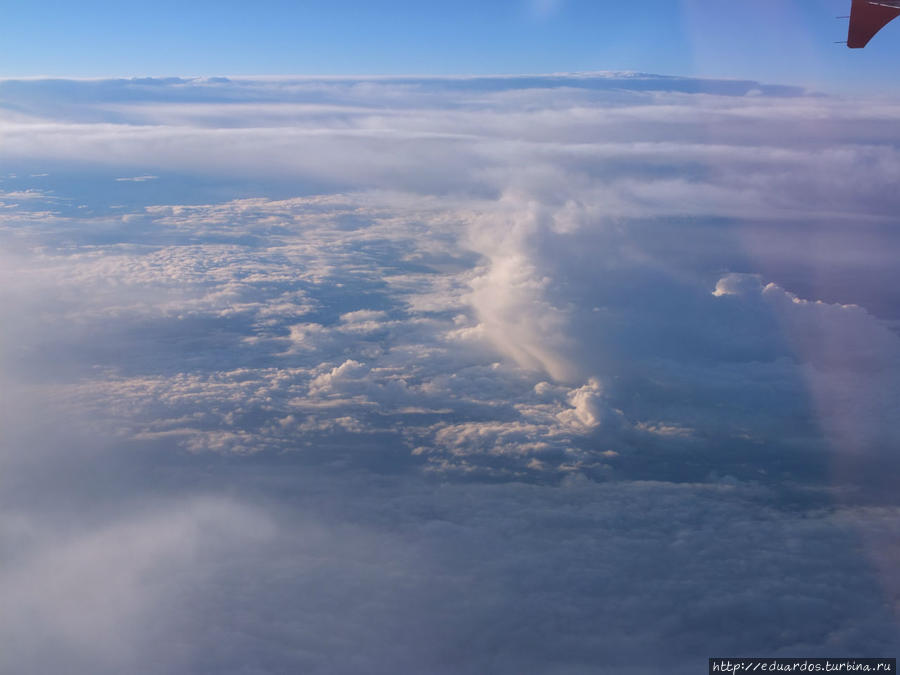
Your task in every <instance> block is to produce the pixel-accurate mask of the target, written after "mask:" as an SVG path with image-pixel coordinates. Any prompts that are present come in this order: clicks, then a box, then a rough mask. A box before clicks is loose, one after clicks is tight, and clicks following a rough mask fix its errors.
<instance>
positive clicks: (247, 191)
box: [0, 0, 900, 675]
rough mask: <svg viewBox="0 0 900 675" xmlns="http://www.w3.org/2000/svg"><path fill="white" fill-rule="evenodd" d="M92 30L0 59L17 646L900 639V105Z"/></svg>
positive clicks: (581, 647)
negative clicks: (122, 36) (349, 64)
mask: <svg viewBox="0 0 900 675" xmlns="http://www.w3.org/2000/svg"><path fill="white" fill-rule="evenodd" d="M101 4H102V3H94V5H95V6H94V7H93V10H94V11H98V12H99V11H100V9H99V6H100V5H101ZM276 4H277V3H276ZM347 4H354V3H347ZM464 4H465V3H464ZM598 4H602V5H606V4H607V3H598ZM610 4H612V3H610ZM651 4H652V3H651ZM698 4H699V5H702V3H684V5H685V6H692V7H694V9H693V10H692V11H695V12H696V11H697V6H698ZM762 4H763V5H765V3H762ZM811 4H817V3H811ZM821 4H822V6H823V7H822V8H820V9H821V11H823V12H826V13H827V12H831V9H832V8H831V5H835V6H837V10H838V13H841V12H843V13H848V7H849V0H848V2H847V3H840V2H836V3H821ZM845 4H846V5H847V7H845V6H844V5H845ZM229 6H230V5H229ZM817 6H818V4H817ZM578 7H579V5H578V3H568V4H567V3H563V2H540V3H533V4H531V5H528V7H527V8H525V9H522V11H523V12H525V15H524V16H526V17H530V18H528V19H527V20H528V21H540V22H545V23H546V22H552V21H554V20H563V18H565V17H566V12H567V11H569V12H574V11H575V10H576V9H578ZM12 11H13V14H15V12H16V11H19V10H16V9H15V8H14V9H13V10H12ZM21 11H24V10H21ZM473 11H474V10H473ZM744 11H746V8H745V10H744ZM529 12H530V13H529ZM827 19H828V21H833V15H832V14H827ZM524 20H525V19H523V21H524ZM565 20H567V21H573V22H576V21H577V13H576V15H575V16H569V17H568V18H567V19H565ZM817 20H820V19H817ZM23 25H24V24H23ZM893 28H894V30H893V32H892V33H889V32H888V30H887V29H886V30H885V33H884V34H883V35H880V36H879V37H878V38H876V39H877V40H880V41H882V42H884V43H887V44H886V45H882V47H883V48H885V49H887V48H890V49H893V50H896V49H897V45H900V40H898V39H897V37H896V36H897V35H898V33H897V31H898V30H900V28H897V27H893ZM136 30H137V29H136ZM842 30H843V31H846V23H844V24H840V25H838V26H837V27H836V28H835V32H836V33H837V37H834V38H833V39H835V40H836V39H838V38H839V37H840V34H841V31H842ZM48 35H49V33H48ZM819 37H820V36H819V35H818V34H817V35H816V40H818V39H819ZM828 37H829V39H831V38H830V36H828ZM807 39H811V38H807ZM827 46H828V48H829V49H831V48H834V49H835V50H837V51H836V52H835V53H832V54H831V55H830V56H828V58H829V59H833V58H836V56H835V54H838V55H841V56H842V57H844V58H847V59H850V58H851V57H853V56H854V54H852V53H850V51H849V50H846V49H845V48H843V47H839V46H835V45H832V44H830V43H829V44H828V45H827ZM873 47H874V48H875V49H878V48H879V47H878V46H877V45H876V44H875V42H873ZM246 48H247V47H246V46H245V47H242V48H241V49H246ZM585 48H586V47H585ZM85 49H86V47H83V49H82V51H84V50H85ZM697 49H698V50H699V51H702V49H703V46H702V45H701V46H699V47H698V48H697ZM385 50H386V53H390V48H389V47H385ZM464 51H465V50H464ZM699 51H698V52H697V53H699ZM82 56H83V54H82ZM82 56H79V53H78V52H76V53H75V54H74V56H73V60H72V63H73V64H74V65H73V70H71V71H70V72H69V74H70V75H71V76H72V77H63V76H62V75H63V71H65V68H66V62H65V60H62V57H60V59H61V60H59V61H58V68H56V70H55V71H54V72H51V71H49V70H43V72H45V73H49V74H52V75H58V76H56V77H53V78H46V77H33V75H36V74H37V73H36V72H32V70H31V69H30V68H29V66H28V63H27V60H26V61H24V62H20V63H21V70H22V75H28V76H29V77H21V78H18V79H17V78H16V77H14V76H13V75H14V73H12V72H10V73H9V74H8V75H7V77H6V79H2V80H0V288H2V291H0V598H2V602H0V670H2V671H3V672H10V673H55V672H66V673H78V674H81V673H84V674H89V673H90V674H106V673H109V674H112V673H138V674H150V673H210V674H212V673H217V674H218V673H223V674H230V673H234V674H238V673H241V674H248V673H323V674H324V673H339V674H344V673H346V674H350V673H384V674H388V673H435V674H448V675H449V674H451V673H470V674H473V675H474V674H480V673H509V674H512V673H554V674H555V673H559V674H567V675H568V674H575V673H625V674H635V675H637V674H645V673H646V674H650V673H663V672H672V673H684V674H688V673H697V672H704V670H705V668H706V667H707V658H708V657H711V656H721V655H733V656H748V655H749V656H770V657H776V656H791V657H793V656H797V655H800V656H804V657H814V656H847V657H871V656H882V657H894V656H896V655H897V651H898V649H897V648H898V645H900V632H898V628H900V626H898V611H900V573H898V568H897V560H898V556H900V519H898V516H900V501H898V498H897V494H896V482H897V477H898V469H900V457H898V455H897V450H898V444H900V425H898V423H897V419H896V418H897V412H896V411H897V410H898V409H900V334H898V329H900V268H898V266H897V255H898V251H900V230H898V228H897V213H898V212H900V192H898V191H897V189H896V185H897V183H898V180H900V149H898V148H900V96H897V95H896V94H897V92H896V91H895V90H890V89H887V88H886V87H882V88H879V87H869V91H867V92H866V93H864V94H859V93H857V94H853V95H851V94H849V93H848V90H849V88H852V87H850V85H849V80H850V79H852V78H851V77H849V76H848V77H844V79H842V80H841V81H840V82H837V81H836V83H835V86H834V87H833V88H830V89H829V88H826V87H823V86H812V85H813V84H814V83H819V84H821V82H820V79H821V78H820V75H821V72H822V70H821V69H822V67H823V66H822V64H821V63H820V64H819V65H818V66H817V67H816V69H815V71H816V72H815V73H813V71H809V72H807V75H809V77H806V76H803V77H800V76H797V77H793V76H792V75H793V74H795V73H794V71H791V70H790V69H788V71H786V74H785V76H784V77H781V78H778V77H776V76H775V75H774V74H773V72H772V71H771V69H768V68H762V69H761V71H760V77H759V78H756V79H754V78H749V79H739V78H742V77H746V72H747V71H749V70H752V65H746V66H745V67H741V68H737V67H735V68H734V69H733V71H734V72H733V76H731V77H724V76H723V77H706V76H704V77H701V76H698V75H697V74H695V73H693V72H688V69H686V70H685V73H686V74H684V75H676V74H671V68H669V67H666V65H665V62H664V60H661V61H660V62H659V68H658V72H668V73H670V74H666V75H654V74H646V73H644V72H640V71H637V70H632V69H629V70H609V69H606V68H603V67H602V66H603V62H602V61H603V60H602V59H601V60H600V62H597V61H593V60H590V61H588V62H585V61H583V60H579V58H581V57H578V58H576V57H573V56H571V55H569V56H567V57H566V58H568V59H570V60H569V62H567V63H566V64H562V65H563V66H568V67H567V68H565V70H567V71H568V72H560V73H556V74H545V75H541V74H528V75H485V74H470V75H440V74H438V75H428V76H426V75H409V74H401V73H402V72H403V71H401V70H400V69H394V70H393V71H387V72H388V73H390V72H395V74H393V75H391V74H386V75H384V76H374V75H356V76H351V75H335V74H333V73H328V72H326V75H327V76H325V75H322V76H314V75H287V74H275V75H266V76H262V75H260V76H256V75H250V74H244V75H240V74H236V75H229V76H224V75H219V74H216V75H212V74H210V75H205V76H198V75H193V74H178V73H177V71H175V69H174V68H171V69H169V68H167V69H166V70H168V71H170V72H173V73H174V74H172V75H171V76H170V75H166V76H162V75H160V76H154V77H150V76H145V75H146V72H145V71H144V70H143V69H141V68H139V67H136V66H134V64H130V63H129V62H128V61H125V62H123V64H124V65H123V66H122V67H124V68H125V69H128V68H131V69H132V70H133V71H134V72H133V73H132V75H134V77H132V76H131V75H129V76H127V77H109V78H97V77H95V76H94V75H95V74H94V73H90V72H87V67H86V66H85V67H82V66H83V64H84V63H86V62H85V61H84V60H83V58H82ZM876 56H877V55H876ZM398 58H400V57H399V56H398ZM410 58H411V57H410ZM746 58H747V61H746V63H747V64H752V63H753V60H752V58H751V56H747V57H746ZM766 58H767V59H768V58H769V57H768V56H767V57H766ZM861 58H862V57H861ZM864 58H875V57H873V56H872V55H871V54H868V55H866V56H865V57H864ZM79 59H81V60H79ZM624 60H626V61H627V60H628V59H627V58H626V59H624ZM356 62H357V63H359V64H360V67H359V68H358V69H357V72H366V71H367V68H366V67H365V66H366V62H365V60H363V59H358V60H357V61H356ZM409 62H410V63H411V64H413V65H414V64H415V59H413V58H411V60H410V61H409ZM453 63H454V62H453V61H452V60H451V61H450V62H449V64H450V65H452V64H453ZM894 63H896V61H894ZM581 64H583V66H582V67H579V66H581ZM113 65H115V64H113ZM18 67H20V66H19V64H9V63H7V64H5V65H4V68H5V69H6V70H7V71H15V69H16V68H18ZM122 67H116V68H115V69H114V70H117V71H121V69H122ZM843 67H844V68H850V67H849V66H843ZM38 70H42V69H40V68H39V69H38ZM185 70H186V71H188V70H191V69H188V68H186V69H185ZM289 70H290V67H288V66H286V67H285V68H282V69H275V68H272V69H270V72H276V73H277V72H288V71H289ZM295 70H296V71H297V72H302V69H299V68H296V69H295ZM419 70H421V69H420V68H416V67H410V68H409V69H407V71H406V72H417V71H419ZM432 70H434V71H435V72H441V69H439V68H433V69H432ZM445 70H452V68H450V67H449V66H448V68H447V69H445ZM469 70H470V72H478V71H477V70H476V69H474V68H473V69H469ZM533 70H534V71H535V72H551V71H553V70H554V67H553V66H551V67H548V68H545V69H540V68H534V69H533ZM576 71H578V72H576ZM215 72H216V73H221V72H228V71H226V70H218V69H217V70H216V71H215ZM457 72H465V69H462V68H461V69H459V70H458V71H457ZM522 72H526V71H525V70H524V69H523V70H522ZM846 72H850V71H849V70H848V71H846ZM846 72H845V75H846ZM118 74H123V73H118ZM86 75H89V76H90V77H85V76H86ZM870 75H871V73H870ZM842 77H843V76H842ZM860 79H861V80H865V77H863V76H861V78H860ZM867 86H868V85H867Z"/></svg>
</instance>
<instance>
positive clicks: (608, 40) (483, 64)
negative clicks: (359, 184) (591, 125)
mask: <svg viewBox="0 0 900 675" xmlns="http://www.w3.org/2000/svg"><path fill="white" fill-rule="evenodd" d="M849 5H850V1H849V0H812V1H811V0H763V1H761V2H746V1H741V2H722V1H721V0H647V1H645V2H640V3H629V2H609V1H593V0H497V1H494V2H488V3H484V2H475V1H473V0H461V1H459V2H452V3H450V2H411V1H409V0H397V1H395V2H372V1H371V0H367V1H360V0H338V1H331V2H322V1H320V0H315V1H311V2H284V1H280V0H264V1H262V2H253V3H249V2H234V1H225V2H209V1H208V0H198V1H197V2H191V3H176V2H172V1H169V0H165V1H162V2H155V3H125V4H122V3H114V2H100V1H96V0H94V1H90V2H82V3H70V2H49V1H45V2H19V1H16V2H7V3H4V7H3V17H2V19H3V20H2V25H0V76H4V77H20V76H37V75H54V76H70V77H99V76H126V75H128V76H130V75H216V74H230V75H237V74H466V73H479V74H485V73H525V72H528V73H544V72H563V71H566V72H572V71H593V70H638V71H644V72H655V73H665V74H678V75H697V76H715V77H741V78H753V79H758V80H763V81H769V82H787V83H792V84H802V85H808V86H813V87H817V88H824V89H827V90H843V89H859V88H862V89H867V90H872V91H879V90H880V89H882V88H885V87H889V86H891V82H892V80H893V73H894V65H895V64H896V62H897V57H898V55H900V24H898V25H897V26H890V27H888V28H887V29H886V30H885V31H884V32H883V33H882V34H881V35H880V36H879V37H878V38H877V39H876V40H874V41H873V43H872V44H871V45H870V46H869V47H868V48H867V49H866V50H861V51H855V52H851V51H849V50H847V49H845V48H843V47H841V46H840V45H835V44H834V41H835V40H841V39H843V38H844V37H845V36H846V22H844V21H839V20H836V19H835V17H836V16H838V15H842V14H847V13H849Z"/></svg>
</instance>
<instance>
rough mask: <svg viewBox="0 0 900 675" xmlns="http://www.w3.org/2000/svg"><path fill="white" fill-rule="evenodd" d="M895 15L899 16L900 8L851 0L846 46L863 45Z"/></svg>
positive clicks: (856, 47) (857, 46) (855, 47)
mask: <svg viewBox="0 0 900 675" xmlns="http://www.w3.org/2000/svg"><path fill="white" fill-rule="evenodd" d="M897 16H900V9H895V8H893V7H884V6H883V5H873V4H872V3H871V2H870V1H869V0H853V6H852V8H851V9H850V32H849V34H848V35H847V46H848V47H852V48H853V49H858V48H860V47H865V46H866V45H867V44H868V43H869V40H871V39H872V38H873V37H874V36H875V33H877V32H878V31H880V30H881V29H882V28H884V27H885V26H886V25H887V24H888V23H889V22H890V21H891V20H892V19H894V18H895V17H897Z"/></svg>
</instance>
